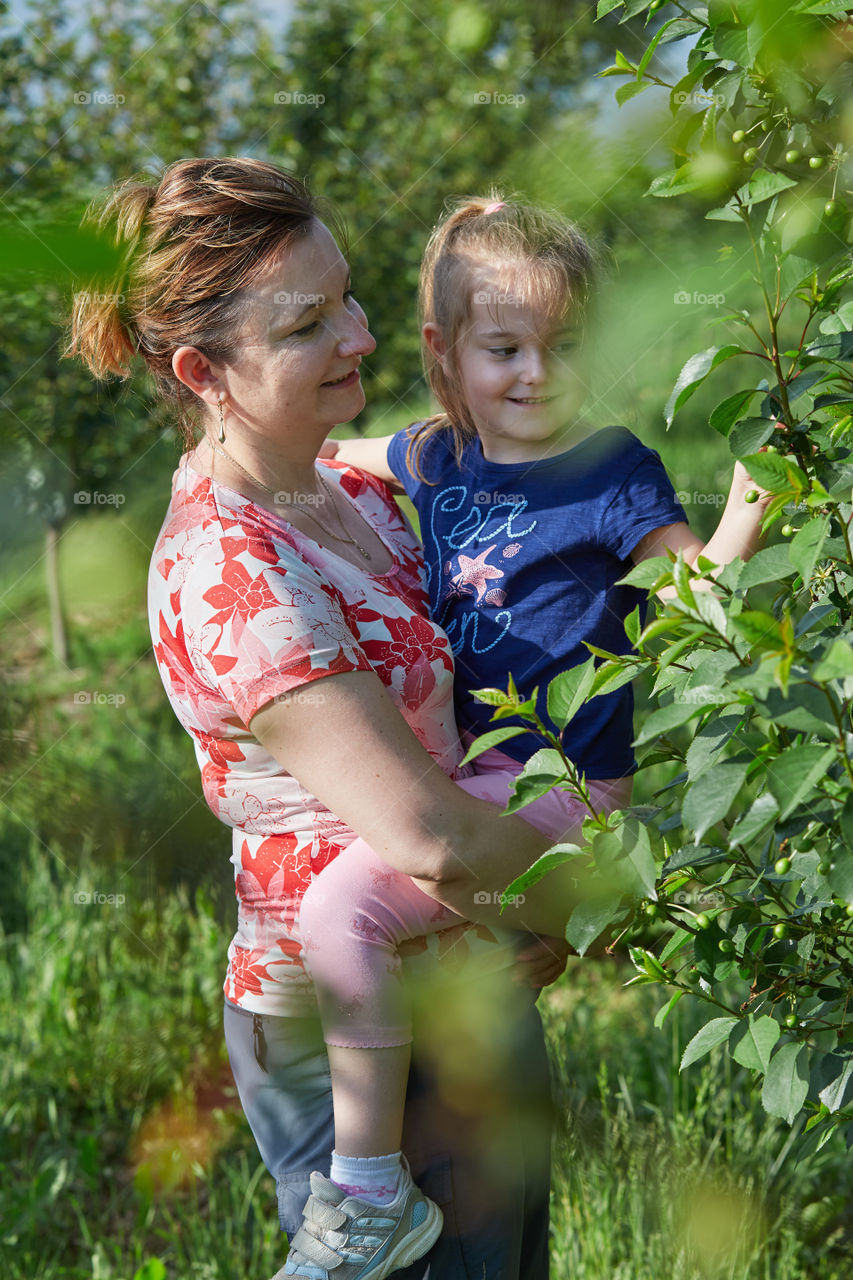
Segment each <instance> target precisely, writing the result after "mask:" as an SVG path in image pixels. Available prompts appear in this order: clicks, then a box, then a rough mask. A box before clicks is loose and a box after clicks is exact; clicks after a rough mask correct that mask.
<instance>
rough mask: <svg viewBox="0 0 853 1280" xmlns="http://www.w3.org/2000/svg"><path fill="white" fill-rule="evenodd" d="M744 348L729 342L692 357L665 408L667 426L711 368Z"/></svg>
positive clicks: (677, 380) (681, 373) (670, 424)
mask: <svg viewBox="0 0 853 1280" xmlns="http://www.w3.org/2000/svg"><path fill="white" fill-rule="evenodd" d="M742 350H743V348H742V347H738V346H735V345H734V344H733V343H729V344H728V345H727V346H724V347H709V348H708V349H707V351H700V352H698V353H697V354H696V355H695V356H691V357H690V359H689V360H688V361H687V363H686V364H685V365H684V367H683V368H682V370H681V372H680V373H679V375H678V378H677V379H676V383H675V386H674V387H673V389H672V394H671V395H670V397H669V400H668V401H667V405H666V409H665V410H664V417H665V419H666V425H667V427H670V426H672V420H673V418H674V417H675V415H676V414H677V413H678V410H679V409H681V408H682V407H683V406H684V405H685V404H686V403H687V401H688V400H689V399H690V397H691V396H692V395H693V393H694V391H695V390H696V388H697V387H699V386H700V385H701V384H702V383H703V382H704V381H705V379H706V378H707V376H708V374H709V373H710V372H711V370H712V369H716V367H717V365H720V364H722V363H723V361H724V360H728V359H730V358H731V357H732V356H736V355H740V353H741V351H742Z"/></svg>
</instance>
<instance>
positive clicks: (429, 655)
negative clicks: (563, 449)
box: [70, 159, 570, 1280]
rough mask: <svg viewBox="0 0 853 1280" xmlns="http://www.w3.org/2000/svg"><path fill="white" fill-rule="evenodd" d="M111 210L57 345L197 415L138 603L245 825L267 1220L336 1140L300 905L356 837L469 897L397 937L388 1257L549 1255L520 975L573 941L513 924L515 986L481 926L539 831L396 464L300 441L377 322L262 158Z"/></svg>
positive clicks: (234, 977) (243, 901)
mask: <svg viewBox="0 0 853 1280" xmlns="http://www.w3.org/2000/svg"><path fill="white" fill-rule="evenodd" d="M98 216H99V221H100V223H101V225H103V226H110V227H112V228H114V232H115V237H116V240H117V243H118V244H119V245H120V246H121V247H122V249H123V251H124V256H123V261H124V270H123V273H122V275H121V277H120V279H118V280H116V281H115V282H113V287H112V290H109V289H107V290H104V289H103V287H102V286H99V291H98V292H97V293H94V292H91V293H88V294H79V295H78V296H77V298H76V299H75V306H74V317H73V332H72V342H71V347H70V350H71V351H73V352H74V353H76V354H79V355H80V356H82V357H83V359H84V360H86V362H87V363H88V365H89V367H90V368H91V369H92V371H93V372H94V373H95V375H96V376H99V377H103V376H106V375H107V374H109V373H117V374H119V375H120V376H127V374H128V369H129V363H130V359H131V357H132V356H133V355H134V354H137V353H138V354H139V355H141V356H142V358H143V359H144V361H145V363H146V365H147V367H148V369H149V371H150V372H151V374H152V375H153V376H154V379H155V381H156V383H157V386H158V388H159V390H160V391H161V393H162V394H163V395H164V396H166V397H167V398H169V399H170V400H172V401H173V402H175V403H176V404H177V406H178V408H179V410H180V411H181V416H182V423H183V425H184V429H185V432H186V435H187V443H188V446H192V445H193V435H192V430H193V424H194V423H195V425H196V426H197V427H199V428H200V436H199V440H198V443H197V444H195V445H194V447H191V448H190V449H189V451H188V453H187V454H185V455H184V457H183V458H182V459H181V464H180V466H179V469H178V471H177V472H176V473H175V476H174V477H173V491H172V499H171V503H170V505H169V509H168V512H167V515H166V519H165V522H164V524H163V527H162V529H161V532H160V536H159V538H158V540H157V544H156V547H155V549H154V553H153V557H152V562H151V571H150V578H149V599H150V619H151V626H152V635H153V638H154V645H155V655H156V658H157V663H158V667H159V669H160V672H161V675H162V677H163V681H164V684H165V687H166V691H167V694H168V696H169V699H170V701H171V703H172V706H173V708H174V709H175V712H176V714H177V715H178V718H179V719H180V721H181V723H182V724H183V725H184V727H185V728H186V729H187V731H188V732H189V733H190V734H191V735H192V737H193V739H194V743H195V749H196V755H197V758H198V760H199V764H200V766H201V772H202V785H203V788H204V794H205V798H206V800H207V802H208V804H209V805H210V807H211V808H212V810H213V811H214V812H215V813H216V814H217V815H218V816H219V817H220V818H221V819H222V821H223V822H225V823H226V824H227V825H229V826H231V827H232V828H233V853H232V861H233V862H234V864H235V871H236V892H237V898H238V920H239V925H238V931H237V933H236V935H235V937H234V939H233V941H232V944H231V947H230V948H229V967H228V973H227V977H226V982H225V997H226V1005H225V1033H226V1039H227V1044H228V1050H229V1055H230V1059H231V1063H232V1067H233V1070H234V1075H235V1079H236V1082H237V1086H238V1090H239V1092H240V1097H241V1101H242V1104H243V1106H244V1109H245V1111H246V1114H247V1117H248V1119H249V1123H250V1125H251V1126H252V1129H253V1132H254V1134H255V1136H256V1139H257V1142H258V1146H259V1149H260V1151H261V1154H262V1156H263V1159H264V1161H265V1163H266V1165H267V1167H268V1169H269V1170H270V1172H271V1173H272V1174H273V1176H274V1177H275V1178H276V1182H277V1187H278V1198H279V1215H280V1219H281V1224H282V1228H283V1229H284V1230H285V1231H287V1232H288V1235H289V1236H290V1235H292V1234H293V1233H294V1232H295V1231H296V1230H297V1228H298V1226H299V1222H300V1219H301V1213H302V1208H303V1204H304V1202H305V1200H306V1197H307V1196H308V1193H309V1183H308V1179H309V1174H310V1172H311V1171H312V1170H319V1171H320V1172H321V1173H324V1172H327V1171H328V1168H329V1160H330V1148H331V1103H330V1095H329V1084H328V1063H327V1060H326V1055H325V1052H324V1048H323V1044H322V1037H321V1034H320V1030H319V1026H318V1024H317V1020H316V1004H315V1000H314V996H313V993H312V989H311V984H310V981H309V980H308V977H307V975H306V973H305V971H304V969H303V967H302V965H301V963H300V959H299V952H300V948H301V944H300V938H299V931H298V918H297V917H298V904H299V899H300V896H301V894H302V893H303V892H304V889H305V887H306V886H307V884H308V883H309V882H310V880H311V878H312V877H313V876H315V875H317V874H318V873H319V872H321V870H322V868H323V866H324V865H325V864H326V863H327V862H329V861H330V860H331V859H332V858H334V857H336V856H337V855H338V854H339V853H340V852H341V851H342V850H343V849H345V847H346V845H347V844H348V843H350V842H351V840H352V839H353V836H354V833H358V834H359V835H360V836H362V837H364V838H365V839H366V840H368V841H369V842H370V843H371V844H372V845H373V847H374V848H375V849H376V850H377V852H378V853H379V854H380V855H381V856H382V857H383V858H384V859H386V860H387V862H389V863H390V864H391V865H392V866H394V867H395V868H397V869H399V870H401V871H403V872H405V873H406V874H407V875H411V876H414V877H416V878H417V879H418V880H419V881H421V882H422V883H423V884H424V886H425V887H429V891H430V892H432V893H433V894H434V896H435V897H436V899H437V900H438V901H441V902H445V903H446V904H447V905H448V906H451V907H453V908H454V909H456V910H461V911H462V913H463V914H464V915H465V916H467V917H470V916H471V915H472V914H474V913H475V912H476V915H477V919H478V920H479V921H481V923H480V925H478V926H474V925H470V924H466V925H464V926H457V927H455V928H453V929H449V930H446V931H445V932H444V933H441V934H438V935H434V937H433V938H431V939H430V940H429V941H428V942H426V941H425V942H424V946H423V947H422V948H420V950H421V952H422V953H423V954H421V955H420V956H419V957H414V958H413V960H412V965H413V972H414V965H415V961H416V960H417V961H418V963H419V965H420V973H421V975H422V976H423V977H429V978H430V981H431V983H432V985H431V986H428V987H427V988H426V990H428V991H429V992H430V993H431V994H430V998H429V999H424V1000H422V1001H421V1004H420V1012H419V1014H418V1017H417V1018H416V1038H415V1046H414V1054H413V1069H412V1072H411V1076H410V1082H409V1092H408V1095H407V1131H406V1135H405V1139H404V1148H405V1150H406V1151H407V1153H408V1154H409V1156H410V1158H411V1162H412V1173H413V1175H414V1178H415V1179H416V1181H417V1182H418V1184H419V1185H420V1186H421V1188H422V1189H423V1191H424V1192H425V1194H426V1195H428V1196H429V1197H430V1198H431V1199H432V1200H433V1201H435V1202H436V1203H438V1204H439V1205H440V1207H441V1209H442V1211H443V1213H444V1219H445V1226H444V1230H443V1232H442V1235H441V1237H440V1239H439V1240H438V1241H437V1243H436V1244H435V1246H434V1247H433V1249H432V1251H431V1252H430V1254H429V1255H428V1258H426V1259H423V1260H422V1261H421V1262H420V1263H418V1264H417V1265H416V1266H415V1267H413V1268H410V1269H408V1270H407V1271H406V1272H405V1274H406V1275H407V1276H412V1277H414V1276H419V1275H425V1274H426V1270H425V1268H426V1267H427V1266H428V1265H430V1264H431V1266H432V1272H431V1274H432V1275H433V1276H434V1277H435V1276H440V1277H442V1280H457V1278H458V1280H462V1277H466V1278H467V1277H471V1278H472V1280H473V1277H477V1280H482V1277H483V1276H487V1277H489V1278H490V1280H491V1278H492V1277H495V1278H497V1277H501V1278H504V1280H513V1278H520V1277H524V1280H537V1278H538V1277H544V1276H547V1270H548V1263H547V1191H548V1178H547V1167H548V1124H547V1120H546V1119H545V1117H546V1116H547V1114H548V1084H547V1063H546V1060H545V1057H544V1051H543V1044H542V1033H541V1024H540V1022H539V1019H538V1014H537V1013H536V1010H535V1005H534V999H535V997H534V995H533V993H532V991H531V986H532V985H533V984H536V985H541V984H542V983H543V982H545V981H552V980H553V978H554V977H555V976H557V974H558V973H559V972H560V971H561V970H562V967H563V965H564V963H565V959H564V954H562V955H560V956H558V957H557V958H556V959H555V958H554V956H553V954H552V953H551V952H550V949H545V948H543V947H537V946H531V947H529V948H528V950H527V952H526V953H525V954H526V962H525V966H524V967H523V968H522V970H521V973H522V975H524V976H526V978H527V979H528V980H529V982H530V984H531V985H528V986H524V985H522V984H519V983H518V982H517V981H514V979H516V978H517V977H518V976H519V968H518V964H517V951H518V934H517V933H515V934H511V933H509V932H508V931H507V930H506V929H504V928H500V927H496V928H489V927H487V925H489V924H492V925H497V924H498V920H499V907H498V906H497V904H496V903H494V902H493V901H492V899H493V898H494V897H496V891H499V890H500V889H501V888H502V887H503V886H505V885H506V884H507V883H508V882H509V881H510V880H511V879H512V878H513V876H514V875H515V874H517V873H518V872H519V871H520V870H521V869H523V868H524V867H526V866H529V865H530V864H531V863H532V862H533V861H534V860H535V859H536V857H538V856H539V854H540V853H541V852H542V851H543V850H544V848H545V847H546V846H547V844H548V841H547V840H546V839H544V838H543V837H542V836H540V835H539V834H538V833H537V832H535V831H534V830H533V829H532V828H531V827H529V826H528V825H527V824H526V823H524V822H522V821H521V820H519V819H516V818H501V817H499V813H498V809H497V808H496V807H495V806H493V805H490V804H487V803H485V802H483V801H480V800H476V799H474V798H473V797H471V796H469V795H466V794H464V793H463V792H462V791H461V790H460V789H459V788H458V787H457V786H455V785H454V781H453V778H454V777H456V776H458V773H459V762H460V760H461V758H462V749H461V747H460V745H459V741H458V738H457V734H456V728H455V724H454V722H453V711H452V706H453V703H452V658H451V656H450V649H449V646H448V642H447V639H446V637H445V635H444V633H443V632H442V631H441V630H440V629H439V628H438V627H436V626H435V625H434V624H433V623H432V622H431V621H430V620H429V618H428V616H427V611H426V597H425V595H424V592H423V588H422V584H421V562H420V557H419V550H418V547H417V544H416V541H415V539H414V537H413V535H412V533H411V531H410V530H409V528H408V527H407V526H406V524H405V522H404V521H403V519H402V518H401V516H400V514H399V512H398V510H397V508H396V505H395V503H394V501H393V498H392V496H391V495H390V492H389V491H388V490H387V488H386V487H385V486H384V485H382V484H381V483H380V482H378V481H375V480H373V479H372V478H371V477H369V476H367V475H366V474H365V473H362V472H357V471H355V470H354V469H352V468H347V467H342V466H339V465H337V464H330V463H322V464H320V465H316V460H317V455H318V452H319V450H320V447H321V445H322V443H323V441H324V439H325V437H326V436H327V435H328V433H329V431H330V430H331V429H332V428H333V427H334V426H335V425H336V424H338V423H340V422H345V421H348V420H349V419H351V418H352V417H354V416H355V415H356V414H357V413H358V412H359V411H360V409H361V408H362V407H363V404H364V396H363V392H362V388H361V383H360V378H359V371H358V369H359V364H360V362H361V360H362V358H363V357H364V356H366V355H369V354H370V352H371V351H373V349H374V346H375V343H374V341H373V338H372V337H371V336H370V334H369V332H368V329H367V322H366V319H365V316H364V313H363V312H362V311H361V308H360V307H359V306H358V303H357V302H356V301H355V299H354V297H353V294H352V290H351V288H350V281H349V272H348V267H347V264H346V261H345V259H344V258H343V257H342V255H341V253H340V250H339V249H338V247H337V244H336V243H335V240H334V238H333V236H332V234H331V232H330V231H329V230H328V228H327V226H326V225H325V224H324V222H323V221H321V220H320V209H319V208H318V205H317V203H316V202H315V201H314V200H313V199H312V197H311V196H310V195H309V193H308V192H307V190H306V189H305V188H304V186H303V185H302V184H301V183H300V182H299V181H298V180H297V179H296V178H295V177H293V176H292V175H290V174H288V173H286V172H284V171H282V170H280V169H278V168H276V167H275V166H273V165H269V164H265V163H263V162H261V161H257V160H249V159H197V160H183V161H179V162H177V163H175V164H173V165H171V166H170V167H169V168H168V169H167V170H166V172H165V173H164V175H163V178H162V180H161V181H160V183H159V184H158V183H155V182H149V183H145V182H142V183H137V182H131V183H127V184H124V185H123V186H121V187H119V188H117V189H116V190H114V191H113V192H112V193H110V194H109V195H108V197H107V199H106V200H105V202H104V203H103V205H102V206H101V208H100V212H99V215H98ZM324 216H325V217H326V220H327V221H330V220H332V216H331V215H330V214H329V213H328V212H325V215H324ZM475 891H476V898H475ZM559 898H560V894H559V893H558V892H557V891H556V886H555V885H554V883H553V881H552V883H550V884H549V886H548V890H547V892H545V893H541V892H540V893H536V892H534V893H533V894H531V895H530V897H529V900H528V903H527V904H526V907H525V919H524V924H525V925H528V926H532V927H536V928H540V929H543V930H550V931H555V930H556V929H558V928H559V922H560V920H561V919H564V918H565V916H566V915H567V914H568V910H569V909H570V908H569V907H568V906H567V905H566V904H567V901H568V888H566V898H565V900H563V901H559V900H558V899H559ZM438 952H441V953H443V956H444V959H440V958H438ZM447 957H450V959H451V961H452V963H449V964H448V963H447ZM484 1011H491V1014H492V1016H490V1017H486V1018H485V1019H483V1016H482V1015H483V1013H484ZM413 1194H414V1193H413ZM346 1266H347V1264H344V1268H345V1269H344V1270H339V1271H337V1272H335V1271H334V1270H333V1271H332V1274H338V1275H339V1276H340V1277H343V1276H344V1275H347V1276H348V1275H350V1274H351V1272H350V1271H349V1270H347V1269H346ZM282 1274H284V1273H282ZM383 1274H384V1272H383ZM394 1274H395V1275H396V1274H399V1275H402V1274H404V1273H403V1272H402V1271H400V1272H395V1273H394Z"/></svg>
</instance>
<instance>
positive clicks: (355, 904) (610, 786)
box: [299, 750, 631, 1049]
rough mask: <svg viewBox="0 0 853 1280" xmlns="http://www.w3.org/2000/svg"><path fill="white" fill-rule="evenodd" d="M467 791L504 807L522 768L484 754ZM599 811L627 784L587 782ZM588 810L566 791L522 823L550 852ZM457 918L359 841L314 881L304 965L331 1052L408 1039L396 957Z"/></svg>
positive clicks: (551, 795)
mask: <svg viewBox="0 0 853 1280" xmlns="http://www.w3.org/2000/svg"><path fill="white" fill-rule="evenodd" d="M475 767H476V768H477V769H478V770H479V772H478V774H477V776H476V777H474V778H465V779H463V780H462V781H460V782H459V784H458V785H459V786H460V787H461V788H462V789H463V791H467V792H468V793H469V795H473V796H477V797H478V798H479V799H481V800H491V801H493V802H494V803H495V804H499V805H500V806H501V807H502V808H503V807H504V806H505V804H506V802H507V800H508V798H509V795H510V790H511V787H512V783H513V780H514V778H515V777H517V775H518V774H519V773H520V772H521V768H522V766H521V765H520V764H518V763H517V762H516V761H514V760H512V759H511V757H509V756H507V755H505V754H504V753H503V752H502V751H496V750H492V751H486V752H484V753H483V754H482V755H481V756H480V757H479V758H478V760H477V761H476V764H475ZM587 788H588V790H589V793H590V797H591V799H592V801H593V803H594V804H595V806H596V808H598V809H599V810H601V809H604V810H606V811H608V812H609V811H612V810H613V809H617V808H620V807H622V806H624V805H626V804H628V803H629V801H630V792H631V780H630V778H619V779H615V780H612V781H592V780H591V781H589V782H588V783H587ZM585 816H586V809H585V808H584V806H583V805H582V804H581V802H580V801H579V800H576V799H574V797H572V796H570V795H568V794H567V792H565V791H560V790H557V789H555V790H553V791H549V792H547V793H546V794H545V795H544V796H540V797H539V799H538V800H534V801H533V802H532V803H531V804H529V805H527V806H526V807H525V808H524V809H522V810H521V811H520V813H519V817H522V818H524V819H525V821H527V822H529V823H530V824H531V825H532V826H534V827H536V828H537V829H538V830H540V831H542V832H544V833H545V834H546V835H548V836H551V837H552V839H553V840H554V841H555V842H556V841H558V840H561V839H564V838H565V839H571V838H572V836H573V835H574V836H576V835H578V834H579V833H580V828H581V823H582V821H583V818H584V817H585ZM462 920H463V917H462V916H459V915H457V914H456V912H455V911H451V910H450V909H449V908H447V907H444V906H442V905H441V903H438V902H436V901H435V899H433V898H430V897H429V896H428V895H427V894H425V893H423V892H422V891H421V890H420V889H418V887H417V885H416V884H415V882H414V881H413V880H412V879H411V878H410V877H409V876H407V875H404V874H403V873H402V872H401V871H395V870H394V868H393V867H390V866H389V865H388V863H387V862H383V861H382V859H381V858H380V857H379V856H378V854H376V853H374V852H373V850H372V849H371V848H370V846H369V845H367V844H366V843H365V842H364V841H363V840H355V841H353V843H352V844H351V845H349V846H348V847H347V848H346V849H345V850H344V851H343V853H340V854H339V855H338V857H337V858H335V860H334V861H333V862H331V863H329V865H328V866H327V867H324V869H323V871H322V872H321V873H320V875H319V876H318V877H317V878H316V879H315V880H313V881H312V883H311V885H310V886H309V888H308V889H307V891H306V893H305V896H304V897H303V899H302V903H301V906H300V912H299V927H300V931H301V934H302V945H303V950H302V959H303V961H304V963H305V967H306V969H307V970H308V972H309V973H310V974H311V977H312V979H313V981H314V985H315V988H316V991H317V1000H318V1003H319V1006H320V1015H321V1018H322V1022H323V1036H324V1039H325V1041H326V1043H327V1044H334V1045H342V1046H344V1047H347V1048H353V1049H379V1048H389V1047H390V1046H392V1045H403V1044H409V1043H410V1042H411V1039H412V1032H411V1019H410V1014H409V1002H408V1000H407V999H406V996H405V992H404V989H403V985H402V982H401V962H400V955H399V951H398V949H399V947H400V946H401V944H402V943H404V942H405V941H406V940H407V939H411V938H420V937H423V936H424V935H425V934H428V933H436V932H438V931H440V930H442V929H449V928H451V927H452V926H454V925H458V924H460V923H462Z"/></svg>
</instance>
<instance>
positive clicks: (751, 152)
mask: <svg viewBox="0 0 853 1280" xmlns="http://www.w3.org/2000/svg"><path fill="white" fill-rule="evenodd" d="M757 159H758V152H757V151H756V149H755V147H747V149H746V151H744V153H743V161H744V164H755V162H756V160H757Z"/></svg>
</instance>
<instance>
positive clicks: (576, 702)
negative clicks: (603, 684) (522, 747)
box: [548, 658, 595, 729]
mask: <svg viewBox="0 0 853 1280" xmlns="http://www.w3.org/2000/svg"><path fill="white" fill-rule="evenodd" d="M594 678H595V658H588V659H587V660H586V662H582V663H579V664H578V665H577V666H576V667H570V668H569V669H568V671H561V672H560V674H559V675H558V676H555V678H554V679H553V680H552V681H551V683H550V684H549V685H548V715H549V716H550V718H551V720H553V722H554V724H555V725H557V727H558V728H559V729H565V727H566V725H567V724H568V723H569V721H570V720H571V719H572V718H573V717H574V716H575V715H577V713H578V711H580V709H581V707H582V706H583V704H584V701H585V700H586V697H587V695H588V694H589V690H590V687H591V685H592V682H593V679H594Z"/></svg>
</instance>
